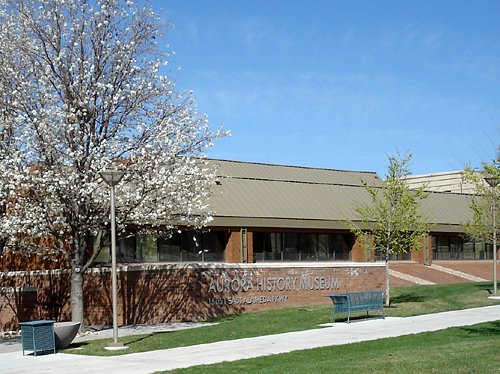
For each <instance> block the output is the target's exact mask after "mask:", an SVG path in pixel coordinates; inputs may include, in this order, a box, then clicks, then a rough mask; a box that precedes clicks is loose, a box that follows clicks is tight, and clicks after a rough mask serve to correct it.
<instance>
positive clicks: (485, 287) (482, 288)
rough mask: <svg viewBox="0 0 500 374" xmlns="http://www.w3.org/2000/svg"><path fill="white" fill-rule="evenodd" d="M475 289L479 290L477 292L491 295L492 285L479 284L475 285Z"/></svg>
mask: <svg viewBox="0 0 500 374" xmlns="http://www.w3.org/2000/svg"><path fill="white" fill-rule="evenodd" d="M475 287H476V288H477V289H478V290H479V291H487V292H488V294H490V295H491V294H493V283H479V284H476V285H475Z"/></svg>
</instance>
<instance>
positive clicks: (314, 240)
mask: <svg viewBox="0 0 500 374" xmlns="http://www.w3.org/2000/svg"><path fill="white" fill-rule="evenodd" d="M353 242H354V240H353V237H352V235H350V234H345V235H342V234H316V233H290V232H287V233H279V232H273V233H264V232H260V233H259V232H254V233H253V252H254V261H255V262H263V261H333V260H350V254H351V249H352V245H353Z"/></svg>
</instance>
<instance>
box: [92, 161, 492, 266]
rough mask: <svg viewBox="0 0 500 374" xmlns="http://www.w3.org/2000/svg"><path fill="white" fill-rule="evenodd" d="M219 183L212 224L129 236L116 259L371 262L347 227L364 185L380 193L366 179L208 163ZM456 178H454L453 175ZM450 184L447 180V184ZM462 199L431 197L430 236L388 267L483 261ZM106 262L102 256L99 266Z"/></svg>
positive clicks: (486, 250)
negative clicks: (467, 228)
mask: <svg viewBox="0 0 500 374" xmlns="http://www.w3.org/2000/svg"><path fill="white" fill-rule="evenodd" d="M210 162H211V163H213V164H215V165H216V166H217V168H218V180H217V184H216V186H214V190H213V193H212V196H211V198H210V203H209V205H210V209H211V210H212V211H213V212H214V219H213V221H212V222H211V223H210V224H209V225H208V226H207V227H206V228H205V229H204V230H199V231H189V230H185V231H181V232H180V233H175V234H174V235H173V236H172V238H170V239H167V240H165V239H158V240H156V239H154V238H150V237H146V236H137V235H134V233H133V231H131V232H130V233H128V234H127V235H125V236H124V238H123V239H120V240H119V242H118V258H119V261H121V262H124V263H141V262H186V261H187V262H189V261H196V262H223V263H261V262H290V261H293V262H297V261H298V262H300V261H305V262H310V261H355V262H363V261H372V260H374V258H370V256H368V254H367V253H366V251H365V250H364V249H363V248H361V247H360V246H359V245H358V243H356V240H355V238H354V236H353V235H352V233H350V231H349V229H348V225H347V223H346V222H347V221H353V222H356V221H357V220H358V219H359V217H358V215H357V213H356V211H355V208H356V207H357V206H359V205H361V204H369V203H370V196H369V194H368V192H367V191H366V188H365V184H367V185H369V186H374V187H377V186H381V185H382V183H383V181H382V180H381V179H380V178H379V177H378V176H377V175H376V174H375V173H370V172H355V171H341V170H331V169H317V168H306V167H295V166H279V165H270V164H257V163H248V162H237V161H222V160H210ZM454 174H455V173H454ZM452 181H453V180H452ZM468 192H469V193H468V194H465V193H449V192H430V193H429V196H428V198H427V199H425V200H423V201H422V204H421V206H422V213H423V214H424V216H425V217H427V219H428V221H429V223H430V225H431V226H430V228H431V231H430V233H429V238H428V243H426V244H427V245H426V246H424V249H423V250H422V251H420V252H414V253H412V254H407V255H399V257H395V258H393V259H394V260H397V259H402V260H410V259H412V260H415V261H418V262H422V263H428V262H430V261H431V260H432V259H436V260H474V259H476V260H487V259H491V256H492V248H491V246H490V245H488V244H486V243H484V242H474V241H471V240H468V239H467V238H466V237H465V236H464V235H463V227H462V224H463V223H464V222H466V221H467V220H468V219H470V208H469V207H470V203H471V195H470V188H469V190H468ZM98 260H99V261H101V262H104V263H105V262H109V249H108V250H106V251H103V253H102V254H101V256H100V257H99V259H98Z"/></svg>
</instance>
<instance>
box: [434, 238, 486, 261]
mask: <svg viewBox="0 0 500 374" xmlns="http://www.w3.org/2000/svg"><path fill="white" fill-rule="evenodd" d="M432 253H433V254H432V258H433V259H434V260H488V259H490V258H491V256H492V255H493V252H492V249H491V246H490V245H488V244H486V243H485V242H484V241H480V240H477V241H475V240H467V239H465V238H463V237H462V236H456V235H437V236H433V237H432Z"/></svg>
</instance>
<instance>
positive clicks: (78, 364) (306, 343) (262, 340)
mask: <svg viewBox="0 0 500 374" xmlns="http://www.w3.org/2000/svg"><path fill="white" fill-rule="evenodd" d="M497 320H500V305H495V306H489V307H483V308H474V309H466V310H461V311H452V312H445V313H436V314H427V315H422V316H416V317H407V318H390V317H388V318H386V319H381V318H377V319H363V320H358V321H354V322H351V323H350V324H347V323H336V324H328V325H325V327H323V328H319V329H315V330H306V331H299V332H291V333H285V334H278V335H269V336H261V337H256V338H247V339H238V340H231V341H222V342H217V343H211V344H201V345H196V346H190V347H181V348H174V349H166V350H159V351H151V352H144V353H133V354H127V355H123V356H115V357H96V356H81V355H74V354H63V353H58V354H49V355H43V356H37V357H34V356H23V355H22V352H21V351H16V352H9V353H2V354H0V367H1V372H2V373H4V374H7V373H9V374H11V373H30V372H37V373H48V372H50V373H68V374H69V373H78V374H80V373H82V372H87V373H108V374H109V373H110V372H120V373H121V374H126V373H131V374H132V373H134V374H136V373H152V372H155V371H161V370H171V369H176V368H185V367H189V366H194V365H202V364H212V363H217V362H222V361H235V360H241V359H246V358H253V357H259V356H267V355H272V354H278V353H285V352H291V351H295V350H301V349H310V348H318V347H324V346H333V345H341V344H347V343H355V342H360V341H367V340H376V339H380V338H388V337H395V336H401V335H409V334H416V333H420V332H426V331H437V330H442V329H446V328H449V327H455V326H469V325H473V324H476V323H482V322H490V321H497Z"/></svg>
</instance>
